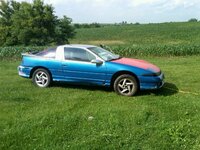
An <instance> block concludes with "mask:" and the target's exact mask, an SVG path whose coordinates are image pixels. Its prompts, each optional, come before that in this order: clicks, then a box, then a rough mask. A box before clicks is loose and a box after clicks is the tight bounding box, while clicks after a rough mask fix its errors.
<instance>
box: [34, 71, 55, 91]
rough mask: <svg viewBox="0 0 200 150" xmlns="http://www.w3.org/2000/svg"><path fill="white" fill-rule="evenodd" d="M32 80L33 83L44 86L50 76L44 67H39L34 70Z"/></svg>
mask: <svg viewBox="0 0 200 150" xmlns="http://www.w3.org/2000/svg"><path fill="white" fill-rule="evenodd" d="M32 81H33V83H34V84H35V85H37V86H39V87H42V88H45V87H48V86H49V85H50V83H51V76H50V74H49V72H48V71H47V70H45V69H42V68H39V69H37V70H35V71H34V73H33V77H32Z"/></svg>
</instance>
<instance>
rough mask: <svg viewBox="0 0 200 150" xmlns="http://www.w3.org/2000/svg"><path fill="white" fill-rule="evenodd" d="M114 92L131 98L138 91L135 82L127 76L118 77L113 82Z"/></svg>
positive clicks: (133, 78)
mask: <svg viewBox="0 0 200 150" xmlns="http://www.w3.org/2000/svg"><path fill="white" fill-rule="evenodd" d="M114 90H115V92H116V93H118V94H120V95H123V96H133V95H135V93H136V92H137V90H138V83H137V80H136V78H135V77H134V76H132V75H129V74H124V75H120V76H119V77H117V78H116V80H115V82H114Z"/></svg>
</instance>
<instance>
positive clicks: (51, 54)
mask: <svg viewBox="0 0 200 150" xmlns="http://www.w3.org/2000/svg"><path fill="white" fill-rule="evenodd" d="M36 56H40V57H45V58H53V59H55V58H56V48H49V49H47V50H44V51H42V52H39V53H37V54H36Z"/></svg>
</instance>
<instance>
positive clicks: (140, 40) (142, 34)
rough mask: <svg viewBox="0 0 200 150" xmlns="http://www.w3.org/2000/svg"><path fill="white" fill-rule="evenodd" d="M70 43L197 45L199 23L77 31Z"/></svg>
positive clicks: (112, 26)
mask: <svg viewBox="0 0 200 150" xmlns="http://www.w3.org/2000/svg"><path fill="white" fill-rule="evenodd" d="M76 31H77V35H76V38H75V39H74V40H72V41H71V42H72V43H90V44H106V45H115V46H116V45H120V46H122V45H124V46H138V45H142V46H144V45H145V46H151V45H157V44H158V45H161V44H162V45H163V44H164V45H185V44H199V41H200V22H183V23H182V22H180V23H162V24H141V25H131V24H130V25H110V26H103V27H101V28H88V29H85V28H82V29H77V30H76Z"/></svg>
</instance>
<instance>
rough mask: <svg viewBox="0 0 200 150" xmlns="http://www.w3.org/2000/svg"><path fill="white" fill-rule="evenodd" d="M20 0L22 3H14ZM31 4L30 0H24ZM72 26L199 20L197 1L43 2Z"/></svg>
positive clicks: (72, 0)
mask: <svg viewBox="0 0 200 150" xmlns="http://www.w3.org/2000/svg"><path fill="white" fill-rule="evenodd" d="M17 1H22V0H17ZM24 1H28V2H31V1H32V0H24ZM44 1H45V3H48V4H52V5H53V7H54V8H55V14H56V15H57V16H59V17H62V16H63V15H66V16H68V17H70V18H72V19H73V22H74V23H93V22H98V23H119V22H122V21H127V22H128V23H136V22H139V23H160V22H171V21H173V22H174V21H175V22H181V21H188V20H189V19H190V18H197V19H199V20H200V0H44Z"/></svg>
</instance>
